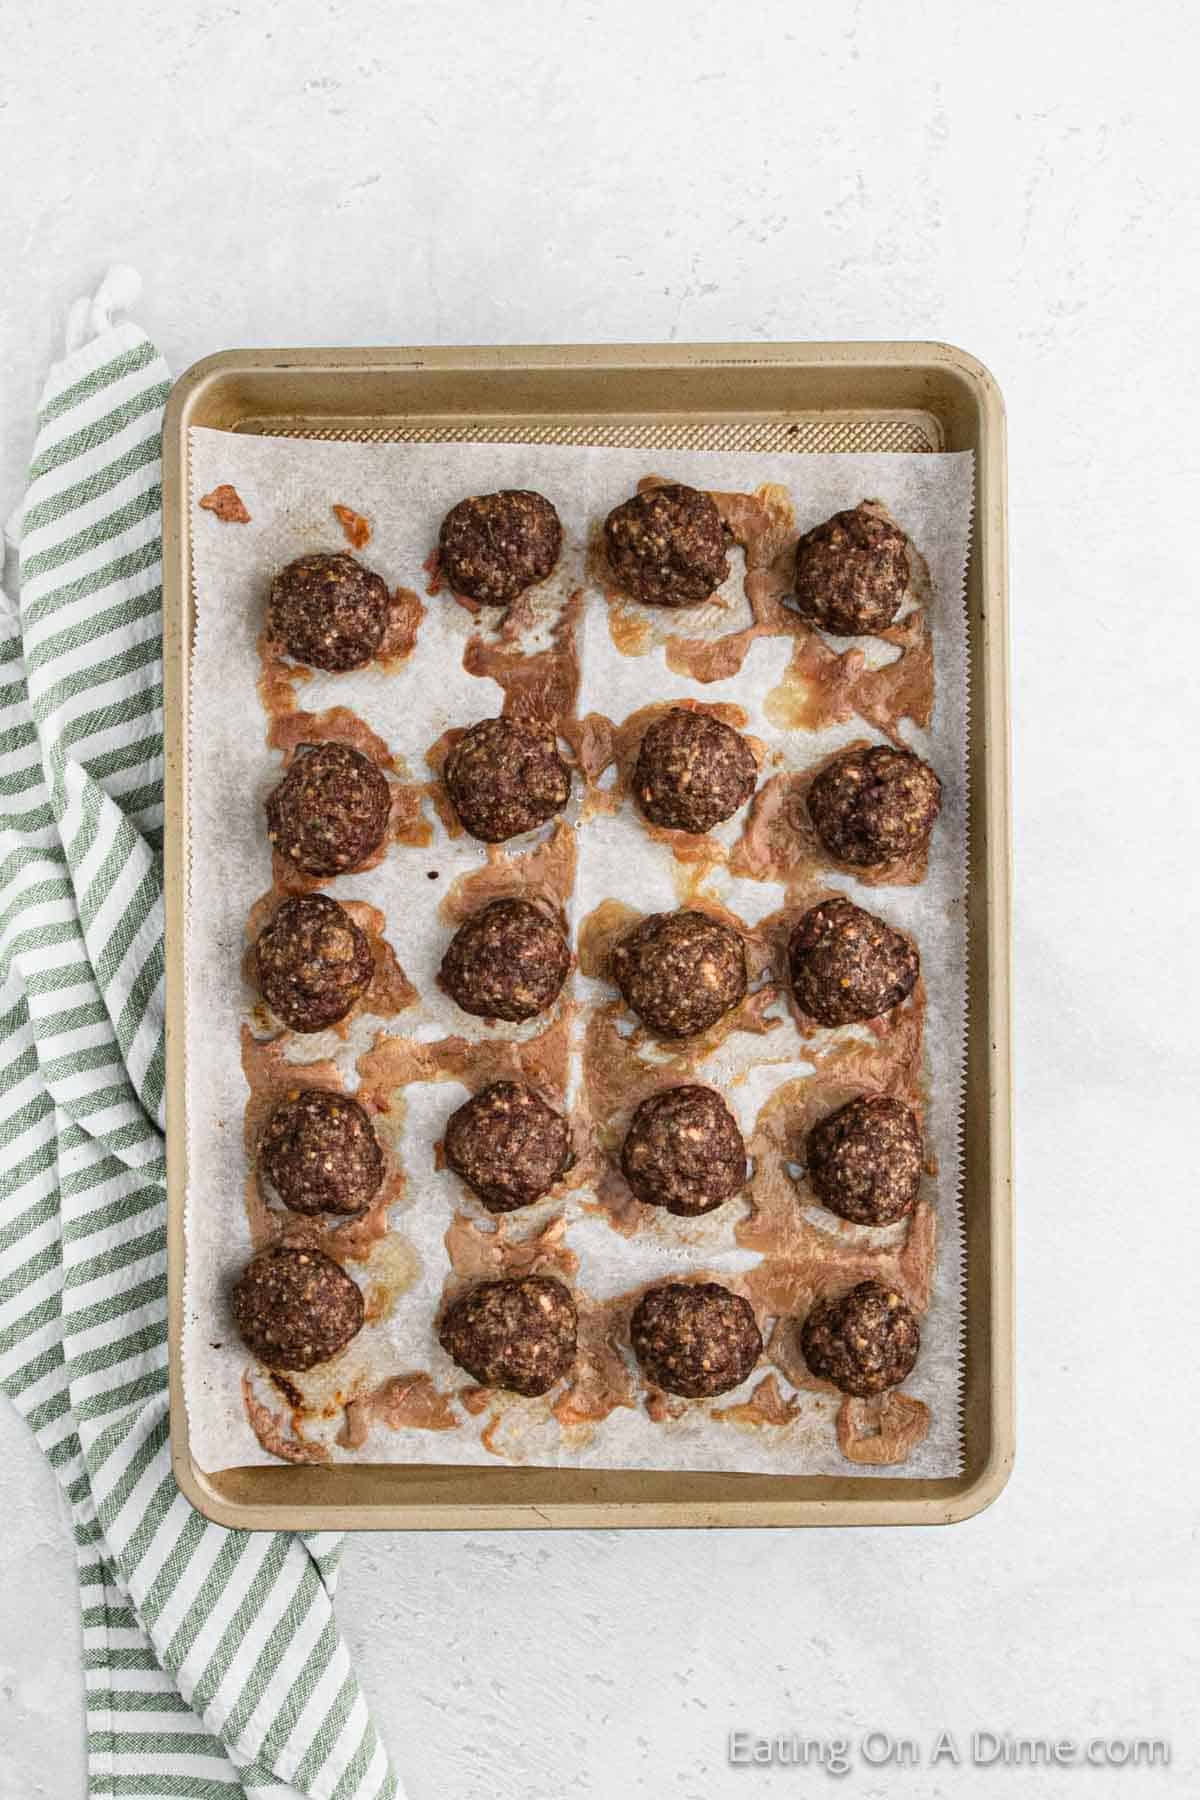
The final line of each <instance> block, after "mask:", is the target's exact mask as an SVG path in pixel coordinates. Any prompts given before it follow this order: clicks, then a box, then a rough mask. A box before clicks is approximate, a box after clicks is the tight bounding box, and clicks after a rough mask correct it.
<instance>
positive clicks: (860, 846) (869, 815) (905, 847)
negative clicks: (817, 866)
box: [808, 744, 942, 868]
mask: <svg viewBox="0 0 1200 1800" xmlns="http://www.w3.org/2000/svg"><path fill="white" fill-rule="evenodd" d="M941 805H942V784H941V782H940V781H939V780H938V778H937V776H936V775H935V773H934V771H933V770H932V769H931V768H930V766H929V764H928V763H926V762H922V761H921V758H920V757H919V756H914V755H913V753H912V751H911V750H893V749H892V748H891V746H890V745H888V744H876V745H875V746H874V747H873V748H872V749H870V750H847V752H846V754H845V755H844V756H839V757H838V758H837V759H836V761H834V762H831V763H830V764H829V767H828V768H826V769H822V771H821V773H820V774H819V775H818V776H817V778H816V780H815V781H814V782H813V784H812V786H811V787H810V788H809V790H808V812H809V817H810V818H811V819H812V822H813V824H814V826H815V827H816V831H817V836H818V837H819V838H820V840H821V842H822V843H823V844H824V846H825V848H826V849H827V850H828V851H829V853H830V855H831V856H836V857H838V858H839V860H840V861H841V862H847V863H855V864H857V865H858V866H860V867H868V868H869V867H871V866H872V865H873V864H877V863H886V862H893V861H894V860H895V859H896V857H898V856H908V855H909V854H910V853H911V852H912V851H914V850H919V849H920V848H921V845H922V844H924V843H926V842H927V841H928V838H929V834H930V832H931V831H932V830H933V823H934V820H935V819H936V818H937V816H938V813H939V811H940V810H941Z"/></svg>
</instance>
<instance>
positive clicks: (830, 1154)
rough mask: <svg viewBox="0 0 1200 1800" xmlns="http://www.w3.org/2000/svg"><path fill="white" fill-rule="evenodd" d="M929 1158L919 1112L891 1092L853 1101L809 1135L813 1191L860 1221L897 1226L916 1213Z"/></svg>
mask: <svg viewBox="0 0 1200 1800" xmlns="http://www.w3.org/2000/svg"><path fill="white" fill-rule="evenodd" d="M924 1162H925V1145H924V1142H923V1140H922V1138H921V1127H920V1125H918V1123H917V1116H916V1114H915V1113H914V1112H913V1110H912V1108H911V1107H910V1106H905V1104H904V1102H903V1100H893V1099H892V1097H891V1095H890V1094H864V1095H862V1096H861V1098H860V1099H858V1100H851V1101H850V1103H849V1105H848V1106H840V1107H839V1108H838V1110H837V1111H836V1112H833V1113H830V1114H829V1115H828V1117H826V1118H824V1119H822V1120H821V1121H820V1122H819V1124H817V1125H814V1126H813V1128H812V1130H811V1131H810V1132H809V1134H808V1179H809V1182H810V1183H811V1185H812V1189H813V1192H814V1193H815V1194H816V1196H817V1198H818V1200H821V1201H823V1202H824V1204H825V1205H826V1206H827V1207H828V1208H829V1210H830V1212H835V1213H837V1214H838V1215H839V1217H841V1218H843V1219H852V1220H853V1221H854V1223H855V1224H856V1225H892V1224H894V1223H895V1222H896V1220H897V1219H902V1218H904V1216H905V1214H906V1213H910V1212H911V1211H912V1208H913V1202H914V1201H915V1199H916V1197H917V1189H918V1188H919V1187H920V1185H921V1170H922V1168H923V1166H924Z"/></svg>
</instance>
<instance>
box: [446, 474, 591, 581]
mask: <svg viewBox="0 0 1200 1800" xmlns="http://www.w3.org/2000/svg"><path fill="white" fill-rule="evenodd" d="M439 549H440V552H441V564H442V573H443V575H444V576H445V578H446V580H447V582H448V583H449V585H450V587H451V588H452V589H453V591H454V592H455V593H456V594H465V595H466V596H467V598H468V599H470V600H478V601H480V602H481V603H482V604H483V605H484V606H508V605H509V603H510V602H511V601H513V600H515V599H516V598H517V596H518V594H523V593H524V592H525V589H526V588H527V587H532V586H533V584H534V583H535V582H537V581H544V580H545V578H546V576H547V575H549V573H550V571H551V570H552V569H553V567H554V565H555V563H556V562H557V561H558V558H559V552H560V551H561V550H562V525H561V523H560V522H559V517H558V514H557V513H556V512H555V510H554V508H553V507H552V506H551V504H550V502H549V501H548V500H546V499H543V497H542V495H541V494H531V493H529V492H528V491H527V490H526V489H524V488H505V489H503V490H502V491H501V492H500V493H498V494H473V495H472V496H471V497H470V499H468V500H460V501H459V503H458V505H457V506H455V507H452V508H451V509H450V511H449V512H448V513H447V514H446V517H445V518H444V519H443V520H442V530H441V535H440V538H439Z"/></svg>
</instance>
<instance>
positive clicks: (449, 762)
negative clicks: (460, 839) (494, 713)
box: [445, 718, 571, 844]
mask: <svg viewBox="0 0 1200 1800" xmlns="http://www.w3.org/2000/svg"><path fill="white" fill-rule="evenodd" d="M445 776H446V786H447V787H448V788H449V790H450V798H451V799H452V800H453V802H454V809H455V811H456V812H457V814H458V816H459V818H460V819H461V820H462V822H463V824H464V825H465V826H466V828H467V830H468V831H469V832H470V833H471V836H472V837H477V838H481V839H482V840H483V842H484V843H485V844H502V843H503V842H504V841H505V839H506V838H511V837H517V836H518V835H519V834H520V833H521V832H522V831H532V830H533V829H534V827H535V826H537V825H544V824H545V823H546V820H547V819H552V818H553V817H554V815H555V813H556V812H561V810H562V808H563V807H564V806H565V805H566V804H567V801H568V800H569V799H570V797H571V772H570V770H569V769H568V768H567V765H566V763H565V762H564V761H563V759H562V757H561V756H560V755H559V754H558V746H557V744H556V743H555V741H554V732H553V731H552V730H551V728H550V727H549V726H548V725H543V724H540V723H533V722H530V721H527V720H524V719H503V718H502V719H481V720H480V721H479V723H478V725H472V726H471V729H470V730H469V731H467V732H464V733H463V735H462V737H461V738H460V739H459V741H458V743H457V744H456V745H455V746H454V748H453V750H452V751H451V752H450V754H449V756H448V757H447V758H446V768H445Z"/></svg>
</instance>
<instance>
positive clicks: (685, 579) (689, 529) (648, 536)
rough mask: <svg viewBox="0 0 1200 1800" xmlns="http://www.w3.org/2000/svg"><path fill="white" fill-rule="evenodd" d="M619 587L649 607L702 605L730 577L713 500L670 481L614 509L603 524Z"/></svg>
mask: <svg viewBox="0 0 1200 1800" xmlns="http://www.w3.org/2000/svg"><path fill="white" fill-rule="evenodd" d="M604 543H605V549H606V551H607V554H608V566H609V568H610V570H611V571H612V575H613V579H614V580H615V581H616V583H617V585H618V586H619V587H620V588H621V589H622V590H623V591H624V592H625V593H627V594H629V595H630V596H631V597H632V598H633V599H634V600H641V601H644V602H645V604H646V605H647V606H698V605H699V604H700V603H701V601H703V600H707V599H709V598H710V597H711V595H712V594H713V592H714V591H715V590H716V589H717V588H719V587H720V585H721V583H722V582H723V581H724V580H725V578H726V576H727V575H728V574H729V558H728V556H727V555H726V551H725V528H724V526H723V525H722V524H721V515H720V513H719V512H718V511H717V508H716V504H715V502H714V501H713V499H712V497H711V495H709V494H705V493H702V492H701V490H700V489H699V488H693V487H685V486H684V485H683V483H682V482H677V481H675V482H670V483H668V484H667V485H666V486H663V487H655V488H648V489H647V490H646V491H645V493H642V494H635V495H634V496H633V498H632V499H631V500H625V501H623V502H622V504H621V505H620V506H617V507H614V508H613V510H612V512H610V513H609V515H608V517H607V519H606V520H605V521H604Z"/></svg>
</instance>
